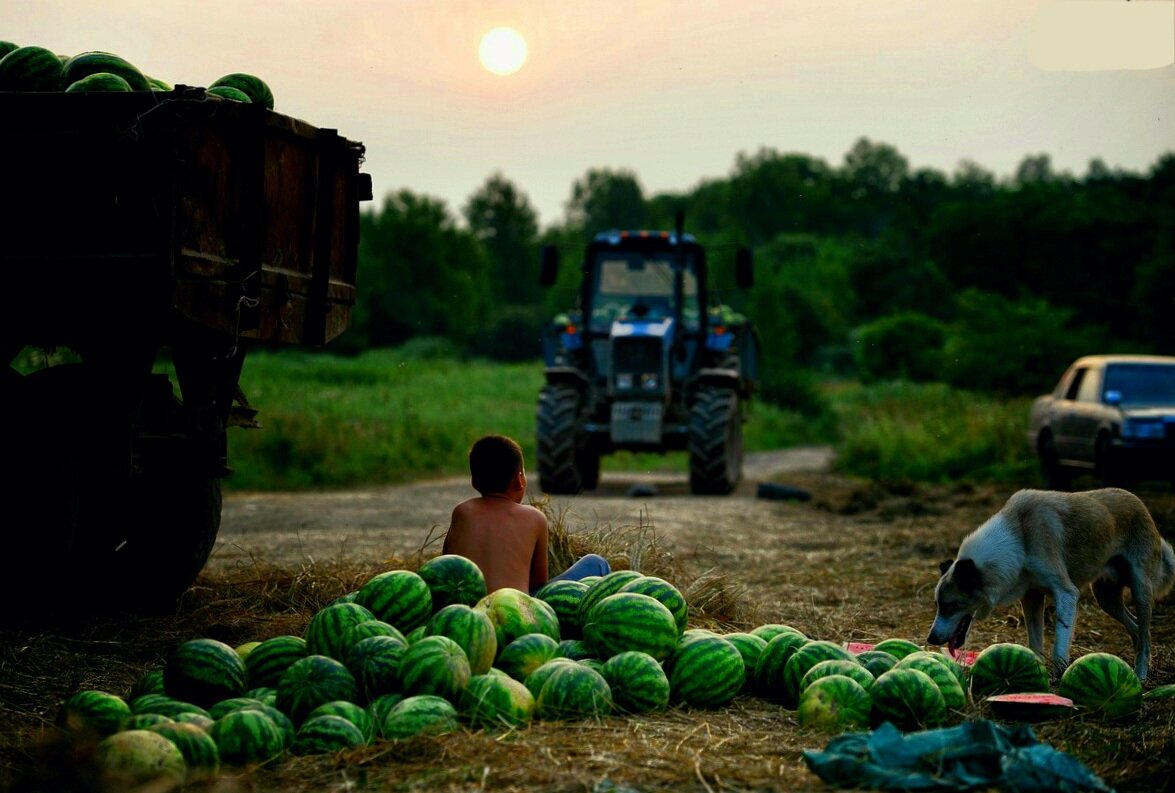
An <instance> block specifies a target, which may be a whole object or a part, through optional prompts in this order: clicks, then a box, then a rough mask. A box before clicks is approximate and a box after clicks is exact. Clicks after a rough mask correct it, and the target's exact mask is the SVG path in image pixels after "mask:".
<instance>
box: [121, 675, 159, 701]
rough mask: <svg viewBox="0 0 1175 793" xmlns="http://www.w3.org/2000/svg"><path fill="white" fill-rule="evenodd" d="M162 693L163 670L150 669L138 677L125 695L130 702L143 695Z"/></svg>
mask: <svg viewBox="0 0 1175 793" xmlns="http://www.w3.org/2000/svg"><path fill="white" fill-rule="evenodd" d="M162 693H164V692H163V670H162V669H152V670H151V671H149V672H144V673H143V674H141V675H139V677H138V678H137V679H136V680H135V682H134V683H133V684H132V685H131V690H130V693H129V694H127V701H128V702H131V701H133V700H135V699H137V698H139V697H141V696H143V695H144V694H162Z"/></svg>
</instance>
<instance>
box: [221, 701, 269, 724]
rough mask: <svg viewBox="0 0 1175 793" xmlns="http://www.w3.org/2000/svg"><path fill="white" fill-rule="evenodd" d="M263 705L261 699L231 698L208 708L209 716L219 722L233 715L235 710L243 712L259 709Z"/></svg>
mask: <svg viewBox="0 0 1175 793" xmlns="http://www.w3.org/2000/svg"><path fill="white" fill-rule="evenodd" d="M262 704H263V703H262V702H261V700H259V699H253V698H252V697H230V698H229V699H222V700H221V701H220V702H217V703H216V704H215V705H212V706H210V707H209V708H208V715H209V716H211V717H212V718H213V720H219V719H222V718H224V717H225V716H227V715H228V714H230V713H232V712H233V711H234V710H241V709H242V708H257V707H260V706H261V705H262Z"/></svg>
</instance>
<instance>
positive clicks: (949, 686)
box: [894, 651, 967, 711]
mask: <svg viewBox="0 0 1175 793" xmlns="http://www.w3.org/2000/svg"><path fill="white" fill-rule="evenodd" d="M940 658H941V659H942V660H941V661H940V660H938V659H940ZM949 662H951V661H950V659H949V658H947V657H946V656H945V655H942V654H940V653H930V652H928V653H925V654H924V653H923V652H922V651H919V652H916V653H910V654H909V655H907V656H906V657H905V658H903V659H902V660H900V661H898V662H897V665H896V666H895V667H894V668H895V669H917V670H918V671H919V672H925V673H926V676H927V677H929V678H930V679H931V680H933V681H934V684H935V685H936V686H938V690H939V692H941V693H942V699H943V704H945V705H946V708H947V710H948V711H959V710H963V709H964V708H965V707H967V694H966V692H965V691H964V690H963V684H962V683H961V682H959V678H958V677H956V676H955V673H954V672H953V671H951V668H950V667H949V666H947V663H949Z"/></svg>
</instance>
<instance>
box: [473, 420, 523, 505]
mask: <svg viewBox="0 0 1175 793" xmlns="http://www.w3.org/2000/svg"><path fill="white" fill-rule="evenodd" d="M521 470H522V447H521V446H519V445H518V444H517V443H516V442H515V441H514V440H513V439H512V438H507V437H506V436H505V435H486V436H485V437H483V438H479V439H478V440H477V442H476V443H474V444H473V446H472V448H470V450H469V473H470V474H472V478H473V489H474V490H476V491H477V492H479V493H481V494H482V495H483V496H485V495H489V494H490V493H505V492H506V491H507V490H508V489H509V488H510V485H511V483H512V482H513V480H514V477H515V476H517V475H518V472H519V471H521Z"/></svg>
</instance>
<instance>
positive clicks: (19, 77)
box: [0, 46, 64, 91]
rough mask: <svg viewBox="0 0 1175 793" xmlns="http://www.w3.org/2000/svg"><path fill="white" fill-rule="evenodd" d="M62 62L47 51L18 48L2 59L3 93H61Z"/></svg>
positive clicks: (0, 88)
mask: <svg viewBox="0 0 1175 793" xmlns="http://www.w3.org/2000/svg"><path fill="white" fill-rule="evenodd" d="M62 79H63V78H62V68H61V59H60V58H58V57H57V53H55V52H53V51H52V50H47V49H45V48H44V47H36V46H28V47H17V48H16V49H14V50H12V51H10V52H8V53H7V54H5V55H4V57H3V58H0V91H60V90H61V89H62V88H63V87H64V85H63V83H62Z"/></svg>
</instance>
